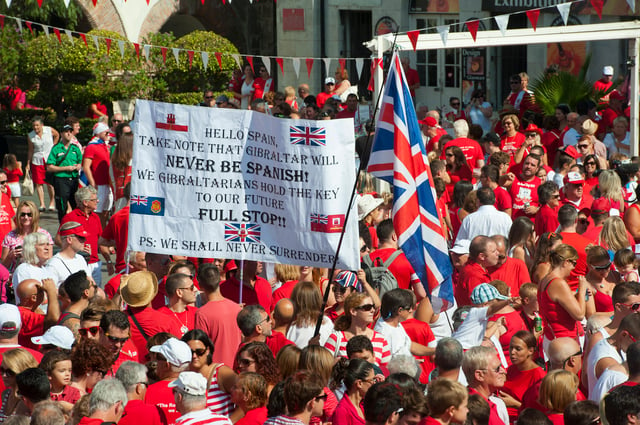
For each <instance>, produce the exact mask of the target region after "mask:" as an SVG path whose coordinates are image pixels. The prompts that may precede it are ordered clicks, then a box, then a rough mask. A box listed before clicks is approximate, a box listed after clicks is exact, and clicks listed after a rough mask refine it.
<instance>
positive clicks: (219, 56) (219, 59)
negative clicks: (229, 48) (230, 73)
mask: <svg viewBox="0 0 640 425" xmlns="http://www.w3.org/2000/svg"><path fill="white" fill-rule="evenodd" d="M215 54H216V61H218V67H219V68H220V70H222V53H220V52H216V53H215Z"/></svg>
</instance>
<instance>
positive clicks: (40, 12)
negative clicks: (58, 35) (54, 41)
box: [0, 0, 82, 29]
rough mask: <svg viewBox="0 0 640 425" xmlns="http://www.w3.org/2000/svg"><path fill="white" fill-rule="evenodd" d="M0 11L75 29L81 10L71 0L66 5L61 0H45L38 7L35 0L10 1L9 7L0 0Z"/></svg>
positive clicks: (29, 19) (4, 13)
mask: <svg viewBox="0 0 640 425" xmlns="http://www.w3.org/2000/svg"><path fill="white" fill-rule="evenodd" d="M0 13H1V14H3V15H9V16H16V17H21V18H22V19H26V20H28V21H33V22H41V23H43V24H47V25H51V26H56V27H64V28H68V29H75V27H76V25H78V21H79V19H80V16H81V14H82V11H81V10H80V6H78V5H76V3H75V2H73V1H72V2H69V7H67V6H65V5H64V1H63V0H46V1H43V2H42V7H40V6H38V2H37V1H36V0H16V1H13V2H11V7H9V8H8V7H7V5H6V3H5V2H0Z"/></svg>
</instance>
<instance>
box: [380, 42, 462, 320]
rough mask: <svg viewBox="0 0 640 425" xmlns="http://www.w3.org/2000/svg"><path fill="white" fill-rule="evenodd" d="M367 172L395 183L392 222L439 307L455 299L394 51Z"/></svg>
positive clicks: (425, 164)
mask: <svg viewBox="0 0 640 425" xmlns="http://www.w3.org/2000/svg"><path fill="white" fill-rule="evenodd" d="M368 171H369V172H370V173H371V174H373V175H374V176H376V177H379V178H381V179H383V180H386V181H387V182H389V183H390V184H392V185H393V211H392V216H393V227H394V229H395V231H396V234H397V236H398V243H399V246H400V248H401V249H402V250H403V251H404V253H405V255H406V256H407V259H408V260H409V262H410V263H411V265H412V266H413V269H414V270H415V272H416V274H417V275H418V277H419V278H420V281H421V282H422V284H423V285H424V287H425V289H426V290H427V293H428V294H429V295H430V298H431V303H432V304H433V308H434V310H436V311H443V310H445V309H447V308H448V307H450V306H451V305H452V304H453V285H452V282H451V275H452V272H453V267H452V265H451V261H450V260H449V251H448V248H447V242H446V239H445V234H444V230H443V228H442V225H441V221H440V219H441V218H440V217H439V215H438V209H437V208H436V192H435V189H434V187H433V179H432V177H431V171H430V169H429V161H428V160H427V152H426V149H425V147H424V143H423V141H422V135H421V133H420V128H419V127H418V119H417V117H416V113H415V110H414V107H413V101H412V100H411V94H410V92H409V86H408V85H407V80H406V77H405V75H404V71H403V70H402V66H401V65H400V60H399V58H398V55H397V54H395V53H394V55H393V58H392V59H391V65H390V67H389V75H388V77H387V81H386V83H385V89H384V94H383V98H382V102H381V107H380V114H379V115H378V120H377V122H376V134H375V136H374V139H373V148H372V150H371V157H370V159H369V166H368Z"/></svg>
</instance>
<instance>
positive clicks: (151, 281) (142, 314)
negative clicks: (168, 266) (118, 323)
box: [120, 271, 171, 359]
mask: <svg viewBox="0 0 640 425" xmlns="http://www.w3.org/2000/svg"><path fill="white" fill-rule="evenodd" d="M157 293H158V279H157V278H156V276H155V275H154V274H153V273H151V272H149V271H139V272H135V273H131V274H130V275H129V276H127V277H124V278H123V279H122V283H121V284H120V295H121V296H122V300H123V301H124V302H125V303H127V306H128V307H127V309H126V310H125V313H126V314H127V316H129V317H128V319H129V326H130V329H131V340H132V341H133V343H134V345H135V346H136V348H137V350H138V357H139V358H141V359H144V358H145V356H146V355H147V340H148V339H149V338H150V337H152V336H153V335H155V334H157V333H158V332H169V333H171V326H169V323H168V321H167V319H166V316H165V315H164V314H162V313H160V312H158V311H156V310H154V309H153V308H151V302H152V300H153V298H154V297H155V296H156V294H157Z"/></svg>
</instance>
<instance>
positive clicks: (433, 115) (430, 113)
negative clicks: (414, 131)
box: [427, 109, 440, 122]
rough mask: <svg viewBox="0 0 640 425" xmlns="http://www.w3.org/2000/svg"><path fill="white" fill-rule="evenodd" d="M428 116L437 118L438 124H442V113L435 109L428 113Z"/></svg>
mask: <svg viewBox="0 0 640 425" xmlns="http://www.w3.org/2000/svg"><path fill="white" fill-rule="evenodd" d="M427 116H428V117H432V118H435V119H436V121H437V122H440V112H438V111H436V110H435V109H433V110H431V111H429V112H427Z"/></svg>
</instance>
